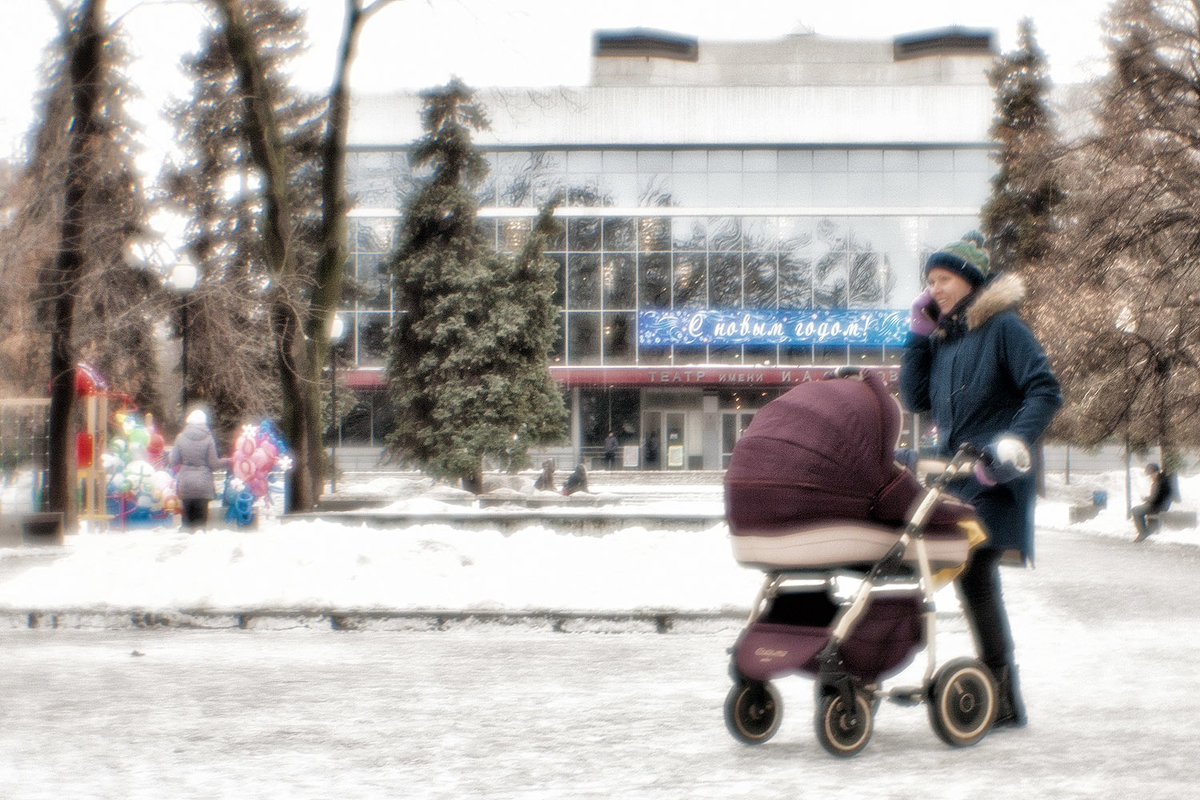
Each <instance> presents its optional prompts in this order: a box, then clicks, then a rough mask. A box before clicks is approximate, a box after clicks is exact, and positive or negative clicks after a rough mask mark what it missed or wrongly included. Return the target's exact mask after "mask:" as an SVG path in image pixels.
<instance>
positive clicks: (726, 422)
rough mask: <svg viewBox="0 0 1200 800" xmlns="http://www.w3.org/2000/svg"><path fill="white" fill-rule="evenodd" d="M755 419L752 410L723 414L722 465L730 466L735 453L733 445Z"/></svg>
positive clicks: (724, 466)
mask: <svg viewBox="0 0 1200 800" xmlns="http://www.w3.org/2000/svg"><path fill="white" fill-rule="evenodd" d="M752 419H754V412H752V411H726V412H723V413H722V414H721V466H722V467H723V468H727V467H728V466H729V457H730V456H731V455H733V446H734V445H735V444H737V441H738V439H740V438H742V434H743V433H745V432H746V428H747V427H748V426H749V425H750V420H752Z"/></svg>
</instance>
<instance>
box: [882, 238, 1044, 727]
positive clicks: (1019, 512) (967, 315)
mask: <svg viewBox="0 0 1200 800" xmlns="http://www.w3.org/2000/svg"><path fill="white" fill-rule="evenodd" d="M972 237H974V238H972ZM982 244H983V242H982V237H980V236H979V235H978V234H972V235H970V236H968V237H965V238H964V239H963V240H960V241H958V242H953V243H951V244H949V245H947V246H946V247H944V248H942V249H941V250H938V251H937V252H936V253H934V254H933V255H932V256H930V257H929V260H928V261H927V262H926V265H925V279H926V284H927V289H926V290H925V291H924V292H922V293H921V295H920V296H918V297H917V299H916V301H914V303H913V306H912V317H911V334H910V336H909V340H908V343H907V346H906V348H905V351H904V354H903V356H902V360H901V369H900V397H901V400H902V401H903V403H904V405H905V407H906V408H908V410H909V411H912V412H914V413H926V412H929V413H931V415H932V419H933V423H934V424H935V425H936V426H937V430H938V434H939V450H940V454H941V455H943V456H946V457H949V456H952V455H953V454H954V453H955V452H957V450H958V448H959V447H961V446H962V445H964V444H970V445H973V446H975V447H976V448H978V449H979V450H980V451H982V452H984V453H985V454H986V455H987V456H988V457H989V459H990V464H991V466H989V467H988V468H979V469H977V470H976V473H975V476H974V477H968V478H963V479H960V480H956V481H954V482H952V483H951V484H950V485H949V486H948V487H947V488H948V490H949V491H950V492H951V493H952V494H954V495H956V496H957V497H959V498H960V499H962V500H964V501H966V502H968V503H970V504H971V505H973V506H974V507H975V510H976V514H977V515H978V517H979V519H980V521H981V522H982V523H983V526H984V528H985V529H986V531H987V534H988V540H987V542H985V543H984V544H983V545H982V546H980V547H977V548H975V549H974V550H973V551H972V552H971V556H970V558H969V560H968V562H967V565H966V569H965V570H964V571H963V573H962V574H961V575H960V576H959V577H958V579H957V587H958V591H959V594H960V596H961V597H962V600H963V605H964V607H965V609H966V614H967V617H968V621H969V623H970V626H971V631H972V634H973V635H974V638H975V643H976V647H977V649H978V651H979V656H980V659H981V660H982V661H983V662H984V663H985V664H986V665H987V666H988V668H989V669H990V670H991V671H992V673H993V675H994V677H995V679H996V685H997V694H998V698H997V699H998V706H997V714H996V719H995V721H994V723H993V727H1005V726H1009V727H1020V726H1023V725H1025V722H1026V717H1025V709H1024V704H1023V702H1022V700H1021V693H1020V689H1019V687H1018V683H1017V666H1016V663H1015V661H1014V649H1013V640H1012V633H1011V629H1010V627H1009V622H1008V615H1007V612H1006V611H1005V608H1004V599H1003V596H1002V593H1001V587H1000V571H999V564H1000V560H1001V557H1002V556H1003V555H1004V554H1005V553H1006V552H1010V551H1015V552H1017V553H1019V555H1020V558H1021V560H1022V561H1023V562H1027V561H1031V560H1032V557H1033V506H1034V502H1035V499H1036V487H1035V478H1034V476H1033V474H1032V473H1030V472H1029V471H1028V469H1029V464H1030V456H1029V450H1030V448H1032V447H1033V445H1034V443H1035V442H1036V441H1037V440H1038V438H1039V437H1040V436H1041V435H1042V433H1043V432H1044V431H1045V430H1046V428H1047V426H1049V424H1050V422H1051V420H1052V419H1053V418H1054V415H1055V413H1056V412H1057V411H1058V408H1059V406H1061V405H1062V394H1061V391H1060V390H1059V385H1058V380H1057V379H1056V378H1055V377H1054V374H1053V372H1052V371H1051V369H1050V363H1049V360H1048V359H1047V358H1046V355H1045V353H1044V352H1043V350H1042V347H1041V345H1040V344H1039V343H1038V341H1037V339H1036V338H1035V337H1034V335H1033V333H1032V332H1030V330H1029V329H1028V328H1027V327H1026V326H1025V324H1024V323H1023V322H1022V321H1021V319H1020V318H1019V317H1018V316H1017V314H1016V308H1017V307H1018V306H1019V305H1020V304H1021V302H1022V301H1023V300H1024V297H1025V287H1024V284H1023V282H1022V281H1021V280H1020V278H1018V277H1016V276H1007V275H1005V276H999V275H993V274H992V273H991V272H990V270H989V259H988V255H987V253H986V252H985V251H984V250H983V249H982ZM989 459H985V460H989Z"/></svg>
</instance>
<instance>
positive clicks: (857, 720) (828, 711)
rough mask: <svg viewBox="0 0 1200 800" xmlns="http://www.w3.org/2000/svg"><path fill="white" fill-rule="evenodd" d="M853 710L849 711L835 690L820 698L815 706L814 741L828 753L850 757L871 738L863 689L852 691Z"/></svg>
mask: <svg viewBox="0 0 1200 800" xmlns="http://www.w3.org/2000/svg"><path fill="white" fill-rule="evenodd" d="M854 707H855V712H856V713H853V714H851V713H849V709H847V708H846V703H845V701H843V700H842V696H841V694H839V693H837V692H834V693H828V694H825V695H824V696H822V697H821V698H820V704H819V705H818V706H817V741H819V742H820V743H821V746H822V747H824V748H825V750H826V751H827V752H829V753H830V754H831V755H835V756H840V757H842V758H849V757H850V756H853V755H857V753H858V751H860V750H862V749H863V748H864V747H866V746H867V742H868V741H870V739H871V730H872V727H873V726H872V711H871V703H870V701H869V700H868V699H867V696H866V694H865V693H863V692H860V691H856V692H855V693H854Z"/></svg>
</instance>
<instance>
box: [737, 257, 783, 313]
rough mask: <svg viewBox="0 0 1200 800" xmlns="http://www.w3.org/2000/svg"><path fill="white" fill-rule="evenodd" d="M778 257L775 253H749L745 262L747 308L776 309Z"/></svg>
mask: <svg viewBox="0 0 1200 800" xmlns="http://www.w3.org/2000/svg"><path fill="white" fill-rule="evenodd" d="M776 261H777V259H776V257H775V254H774V253H747V254H746V257H745V261H744V267H743V269H744V270H745V303H746V308H775V307H776V305H777V299H776V296H775V287H776V285H777V281H776V275H775V272H776Z"/></svg>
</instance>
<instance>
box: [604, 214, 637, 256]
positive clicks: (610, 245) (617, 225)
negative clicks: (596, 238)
mask: <svg viewBox="0 0 1200 800" xmlns="http://www.w3.org/2000/svg"><path fill="white" fill-rule="evenodd" d="M603 227H604V249H605V250H626V251H632V250H634V249H636V248H637V227H636V224H635V221H634V220H632V219H630V218H629V217H607V218H605V220H604V224H603Z"/></svg>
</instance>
